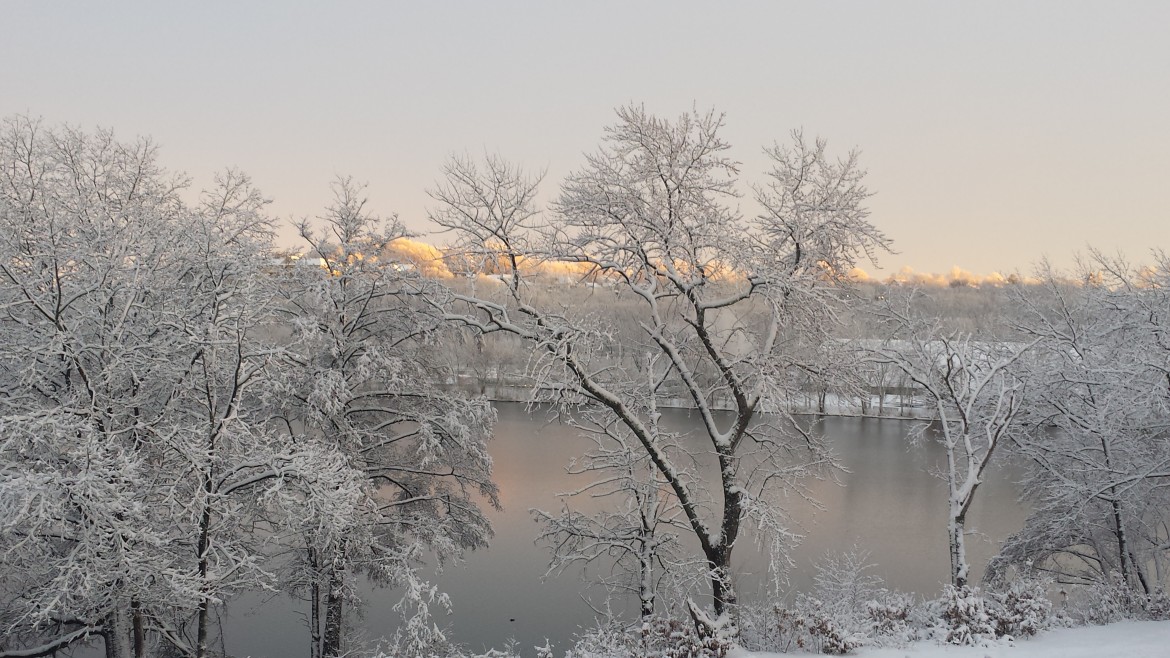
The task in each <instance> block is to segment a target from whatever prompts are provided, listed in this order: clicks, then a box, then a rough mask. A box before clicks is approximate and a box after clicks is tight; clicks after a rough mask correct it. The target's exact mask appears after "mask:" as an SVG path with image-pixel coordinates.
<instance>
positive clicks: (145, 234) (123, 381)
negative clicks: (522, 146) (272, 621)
mask: <svg viewBox="0 0 1170 658" xmlns="http://www.w3.org/2000/svg"><path fill="white" fill-rule="evenodd" d="M2 126H3V134H2V136H0V225H2V227H3V228H2V230H0V304H2V306H3V308H4V311H5V313H4V315H3V317H2V318H0V331H3V332H4V349H3V350H0V359H2V362H3V365H4V371H3V372H2V373H0V523H2V524H3V526H2V527H3V532H0V552H2V554H3V556H4V559H3V561H2V563H3V568H2V569H0V589H2V590H3V594H2V595H0V602H2V604H0V619H2V620H3V623H4V632H5V636H6V638H7V639H8V640H9V641H10V643H8V644H7V646H8V647H11V651H9V650H7V649H5V650H4V651H0V654H4V655H48V654H50V653H53V652H54V651H58V650H61V649H64V648H66V647H68V646H69V645H71V644H73V643H76V642H81V641H84V640H86V639H87V638H88V637H90V636H97V635H100V636H102V637H103V638H104V641H105V648H106V654H107V656H111V657H114V658H128V657H129V656H131V655H133V656H144V655H147V654H148V653H153V652H155V651H156V650H157V648H158V647H159V646H161V645H164V644H165V645H166V646H168V647H170V648H171V649H173V650H176V651H178V652H179V653H181V654H182V655H185V656H193V657H201V656H204V655H206V654H207V653H208V650H209V649H208V638H209V635H210V630H209V627H210V619H209V610H210V608H211V606H213V605H215V604H216V603H218V602H220V601H223V600H224V599H225V598H226V597H227V596H229V595H230V594H231V593H233V592H235V591H238V590H240V589H243V588H250V587H260V586H264V585H269V586H270V585H271V583H270V579H269V577H268V574H267V573H266V572H265V570H264V569H263V568H261V565H262V563H263V560H264V555H263V553H262V551H261V549H262V546H261V542H260V541H259V540H258V538H257V536H256V535H255V534H254V533H252V532H250V530H251V529H252V528H254V527H255V524H256V523H257V522H259V521H260V520H262V519H263V518H265V517H266V516H270V515H268V514H265V508H267V507H269V506H270V505H271V504H272V503H273V502H274V501H276V500H277V499H279V498H280V497H281V496H282V495H283V494H282V491H283V485H284V484H286V483H288V482H289V481H290V480H292V479H296V478H299V479H300V480H301V481H303V482H309V481H310V479H311V481H312V482H317V483H320V484H321V486H306V487H304V488H303V492H304V493H303V495H302V496H300V498H299V500H300V501H301V502H300V503H299V505H304V506H308V505H316V506H319V507H324V508H328V509H331V510H334V511H337V512H338V513H344V511H345V509H346V505H345V504H344V501H345V500H346V499H347V496H348V487H347V486H345V482H346V471H345V470H344V469H345V464H344V462H340V461H338V460H336V459H331V453H330V452H329V451H328V450H327V446H324V445H322V444H313V443H299V444H297V443H293V442H290V441H287V440H284V439H286V438H287V437H285V436H284V435H282V434H279V433H276V432H273V431H271V429H270V427H269V426H268V423H267V420H268V417H269V414H268V413H267V412H266V411H265V405H264V404H262V402H263V398H264V396H266V395H268V394H269V393H270V392H271V386H270V385H271V384H272V383H273V382H274V380H275V377H274V375H275V373H276V368H275V364H276V362H277V361H278V358H277V357H278V354H279V350H278V349H277V348H276V347H275V346H273V345H272V344H271V343H269V342H267V341H266V340H265V339H264V337H263V336H262V334H263V333H264V332H263V331H261V330H262V329H263V328H265V325H266V322H268V321H269V320H270V319H271V316H270V314H269V310H270V308H271V304H269V303H268V295H267V293H266V292H265V291H264V290H263V286H262V285H261V283H260V280H261V277H260V276H259V273H260V271H261V267H262V261H261V260H260V259H261V255H262V254H263V252H264V250H265V248H266V242H265V241H266V239H267V235H268V233H267V230H268V222H267V220H266V219H264V217H263V215H262V213H261V210H262V208H263V205H264V203H265V201H264V200H263V197H261V196H260V195H259V194H258V193H257V192H256V191H255V190H254V189H253V188H252V187H251V185H250V182H249V181H248V180H247V177H246V176H243V175H241V174H239V173H238V172H228V173H226V174H224V175H222V176H221V177H219V178H218V179H217V181H216V185H215V187H214V188H213V189H212V190H211V191H210V192H208V193H207V194H206V195H204V197H203V199H202V201H201V203H200V204H199V205H197V206H188V205H186V204H184V203H183V202H182V201H181V199H180V198H179V197H178V195H177V191H178V190H179V189H180V188H181V186H182V185H185V181H184V180H183V179H181V178H175V177H172V176H170V175H168V174H167V173H166V172H165V171H164V170H162V169H161V168H160V167H159V166H158V165H157V163H156V150H155V148H154V147H153V146H152V145H151V144H150V143H149V141H147V140H139V141H137V142H132V143H125V142H120V141H118V140H116V139H114V137H113V135H112V134H110V133H109V132H104V131H99V132H98V133H96V134H86V133H84V132H81V131H77V130H71V129H48V128H43V127H42V126H40V125H39V123H37V122H35V121H30V120H27V119H23V118H17V119H11V120H8V121H5V122H4V123H3V124H2ZM307 473H311V478H306V477H305V475H306V474H307ZM322 498H329V499H330V500H332V501H333V503H334V504H325V503H322ZM273 518H275V517H273ZM192 626H193V627H194V637H192V636H191V635H190V634H188V633H187V632H186V629H187V628H188V627H192Z"/></svg>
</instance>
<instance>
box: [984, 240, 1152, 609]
mask: <svg viewBox="0 0 1170 658" xmlns="http://www.w3.org/2000/svg"><path fill="white" fill-rule="evenodd" d="M1041 275H1042V282H1043V285H1041V286H1037V287H1034V288H1032V289H1029V290H1021V291H1019V294H1018V298H1019V302H1020V306H1021V308H1022V309H1023V316H1022V318H1021V320H1020V325H1021V327H1020V328H1021V331H1023V332H1025V333H1027V334H1029V335H1031V336H1034V337H1036V338H1038V339H1039V340H1040V341H1041V343H1040V348H1041V349H1040V351H1039V353H1038V355H1037V358H1035V359H1033V360H1032V361H1031V368H1030V369H1031V371H1032V374H1031V375H1030V378H1031V379H1032V380H1034V381H1035V382H1036V386H1035V387H1034V392H1035V396H1034V398H1035V402H1034V404H1033V405H1032V406H1031V408H1030V409H1029V415H1030V417H1031V418H1030V421H1031V425H1032V427H1033V431H1031V432H1029V433H1028V435H1027V436H1026V437H1023V438H1022V440H1021V441H1019V442H1018V452H1019V453H1020V454H1021V455H1022V456H1023V457H1025V458H1026V463H1027V465H1028V478H1027V480H1026V482H1025V487H1026V489H1025V496H1026V498H1027V499H1028V501H1029V502H1030V503H1031V505H1032V506H1033V510H1034V511H1033V513H1032V515H1031V516H1030V517H1029V519H1028V521H1027V524H1026V525H1025V527H1024V529H1023V530H1021V531H1020V532H1019V533H1016V534H1015V535H1013V536H1012V537H1010V538H1009V539H1008V540H1007V541H1006V542H1005V544H1004V546H1003V548H1002V550H1001V552H1000V554H999V555H998V556H997V557H996V559H995V560H993V562H992V569H991V572H992V573H991V575H992V576H994V577H997V578H998V577H1001V576H1003V575H1004V572H1005V570H1006V569H1007V568H1008V567H1010V566H1017V567H1023V568H1035V569H1040V570H1043V571H1049V572H1052V573H1054V574H1055V575H1056V577H1057V578H1058V579H1060V580H1061V581H1064V582H1072V583H1095V584H1097V585H1108V584H1110V583H1111V582H1112V581H1113V579H1117V580H1119V581H1120V582H1121V584H1122V585H1123V586H1124V587H1128V588H1131V589H1132V590H1134V591H1135V592H1139V593H1141V594H1143V595H1149V594H1151V593H1153V592H1154V591H1156V590H1157V589H1158V588H1161V587H1165V586H1166V584H1167V582H1168V578H1167V573H1170V571H1168V566H1170V564H1168V562H1167V558H1168V557H1170V534H1168V531H1167V527H1168V526H1167V523H1168V522H1170V519H1168V516H1167V513H1166V510H1167V509H1168V508H1170V497H1168V495H1170V488H1168V487H1167V486H1166V484H1167V483H1168V482H1170V433H1168V430H1170V414H1168V411H1170V378H1168V375H1170V340H1168V338H1167V337H1168V336H1170V322H1168V320H1167V318H1168V317H1170V294H1168V293H1167V290H1168V289H1167V285H1168V284H1170V262H1167V260H1166V259H1165V257H1159V258H1158V260H1157V262H1156V265H1155V266H1154V267H1150V268H1144V269H1139V268H1134V267H1132V266H1130V265H1128V264H1127V263H1126V262H1124V261H1122V260H1120V259H1116V258H1108V257H1105V256H1103V255H1102V254H1100V253H1097V252H1094V253H1093V254H1092V255H1091V256H1090V259H1089V260H1088V261H1086V262H1085V263H1083V264H1082V266H1081V271H1080V274H1079V275H1078V276H1076V277H1075V278H1070V277H1066V276H1062V275H1061V273H1059V272H1056V271H1053V270H1052V269H1051V268H1050V267H1044V268H1043V269H1042V270H1041Z"/></svg>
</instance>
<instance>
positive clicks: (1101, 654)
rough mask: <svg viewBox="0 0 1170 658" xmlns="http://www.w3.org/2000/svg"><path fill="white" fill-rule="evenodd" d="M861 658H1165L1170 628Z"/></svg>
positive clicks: (787, 657)
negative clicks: (940, 657) (934, 657)
mask: <svg viewBox="0 0 1170 658" xmlns="http://www.w3.org/2000/svg"><path fill="white" fill-rule="evenodd" d="M799 655H800V654H782V653H769V652H751V651H744V650H742V649H736V650H733V651H732V652H731V653H729V654H728V658H781V657H783V658H793V656H799ZM849 655H851V656H854V655H855V656H859V657H860V658H926V657H933V656H942V657H945V658H1112V657H1117V658H1121V657H1124V658H1170V622H1166V621H1125V622H1118V623H1116V624H1108V625H1105V626H1081V627H1077V628H1058V629H1053V630H1050V631H1046V632H1044V633H1041V634H1040V635H1038V636H1037V637H1035V638H1031V639H1024V640H1017V641H1016V642H1014V643H1010V644H1009V643H1006V642H1001V643H997V644H993V645H991V646H987V647H956V646H946V645H939V644H936V643H934V642H933V641H922V642H916V643H914V644H911V645H910V646H908V647H906V648H903V649H874V648H862V649H859V650H858V651H857V652H856V653H850V654H849Z"/></svg>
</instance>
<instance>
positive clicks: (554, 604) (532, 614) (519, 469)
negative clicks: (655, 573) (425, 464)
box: [224, 404, 1024, 658]
mask: <svg viewBox="0 0 1170 658" xmlns="http://www.w3.org/2000/svg"><path fill="white" fill-rule="evenodd" d="M498 408H499V425H498V426H497V431H496V438H495V439H493V442H492V444H491V453H492V455H493V457H494V458H495V476H496V481H497V482H498V483H499V485H500V492H501V499H502V502H503V505H504V510H503V511H502V512H498V513H494V514H493V515H492V522H493V524H494V526H495V530H496V536H495V538H494V539H493V541H492V543H491V547H490V548H489V549H488V550H486V551H480V552H477V553H475V554H472V555H470V556H469V557H468V558H467V560H466V561H465V562H463V563H461V564H459V565H455V566H452V567H448V568H447V570H446V571H445V572H444V573H442V574H441V575H439V576H438V577H437V579H436V580H437V581H438V583H439V584H440V585H441V587H442V589H443V590H444V591H446V592H447V593H448V594H449V595H450V597H451V601H452V604H453V608H454V610H453V614H452V615H451V616H450V617H449V618H448V621H449V622H450V624H451V632H450V636H451V637H452V638H453V639H454V640H456V641H458V642H461V643H464V644H466V645H467V646H469V647H470V648H473V649H476V650H482V649H483V648H484V647H493V646H494V647H501V646H502V645H503V644H504V642H505V641H506V640H507V639H508V638H515V639H516V640H517V641H518V642H519V646H520V647H521V648H522V649H523V650H525V651H531V647H532V646H533V645H535V644H540V643H543V641H544V639H545V638H548V639H550V640H552V642H553V643H554V645H555V646H557V647H559V648H562V649H563V648H564V647H565V646H566V644H567V642H568V639H569V638H570V637H572V636H573V635H574V634H575V633H577V632H578V631H579V630H580V629H581V628H582V627H587V626H590V625H591V624H592V621H593V616H594V614H593V612H592V610H591V609H590V607H589V605H588V604H587V603H586V602H584V601H583V600H582V597H583V596H585V597H589V596H591V595H592V598H593V602H594V604H595V605H597V604H600V603H602V602H603V600H604V598H603V597H602V596H600V593H599V592H592V591H590V590H589V588H588V586H587V585H586V583H585V581H584V580H583V577H582V574H580V573H579V572H578V573H572V574H568V573H567V574H565V575H563V576H560V577H550V578H547V579H546V578H544V575H545V570H546V566H547V562H548V556H547V553H546V552H545V549H544V548H543V547H540V546H537V545H535V544H534V543H533V538H534V537H535V536H536V534H537V532H538V529H537V525H536V524H535V523H534V522H533V521H532V519H531V516H530V514H529V512H528V510H529V509H530V508H533V507H539V508H543V509H546V510H550V511H552V510H556V509H559V507H560V503H559V499H558V498H557V496H556V494H557V493H558V492H561V491H565V490H568V489H571V488H573V487H575V486H580V485H581V484H584V481H579V480H577V479H576V478H573V477H570V476H567V475H566V474H565V472H564V467H565V465H566V464H567V462H568V460H569V458H570V457H572V456H573V455H576V454H579V452H581V451H582V450H583V449H585V448H586V447H587V444H588V442H586V441H582V440H581V439H579V438H578V437H576V436H575V433H574V431H573V430H572V429H571V428H568V427H565V426H563V425H560V424H558V423H556V422H550V421H549V420H548V419H547V418H545V417H544V416H542V415H539V414H538V415H535V416H530V415H528V414H527V413H526V412H525V410H524V407H523V406H522V405H518V404H501V405H499V406H498ZM669 420H670V422H671V423H672V424H675V425H676V426H679V427H685V426H687V425H688V424H690V423H692V422H693V421H692V419H691V418H690V416H689V415H688V413H687V412H685V411H678V412H674V413H672V414H670V418H669ZM913 427H914V425H913V424H912V422H910V421H899V420H877V419H869V418H832V419H828V420H826V421H825V422H824V423H823V425H822V426H821V431H822V432H823V433H824V434H825V436H826V437H827V438H828V439H829V441H830V443H831V445H832V446H833V447H834V449H835V450H836V451H837V453H838V454H839V456H840V458H841V461H842V462H843V464H844V465H845V466H846V468H847V469H848V470H849V471H850V472H849V473H846V474H844V475H843V476H842V477H841V480H842V483H843V486H839V485H837V484H834V483H831V482H816V483H813V486H812V488H813V491H814V495H815V496H816V498H817V499H818V500H820V501H821V503H822V505H823V507H824V509H823V510H821V511H816V510H814V508H813V507H812V506H811V505H809V504H808V503H806V502H805V501H803V500H800V499H795V500H792V501H791V504H790V506H789V507H790V509H791V510H792V512H793V516H794V520H795V521H797V522H798V523H799V524H800V526H801V528H800V529H801V531H802V532H803V534H805V540H804V542H803V543H802V544H801V545H800V546H799V547H798V548H797V549H796V550H795V551H794V552H793V557H794V559H795V561H796V565H797V567H796V570H795V571H794V573H793V574H792V577H791V580H792V586H793V587H794V588H804V587H807V586H808V583H809V581H810V579H811V576H812V564H813V563H814V562H815V561H817V560H818V559H819V558H821V556H823V555H824V553H825V552H826V551H841V550H846V549H848V548H850V547H852V546H854V545H858V546H862V547H864V548H865V549H867V550H869V551H871V553H872V556H871V560H872V561H873V562H875V563H876V564H877V565H878V568H877V569H876V573H878V574H879V575H881V576H882V577H883V578H884V579H885V580H886V582H887V585H888V586H891V587H896V588H898V589H902V590H907V591H913V592H919V593H923V594H928V595H933V594H934V593H935V592H937V590H938V589H939V587H940V586H941V584H942V583H943V582H945V581H946V579H947V572H948V555H947V546H946V490H945V485H944V483H943V482H942V481H941V480H939V479H937V478H935V477H934V476H932V475H930V472H929V471H930V470H931V469H932V467H934V466H935V465H936V464H937V463H940V462H939V460H940V459H941V456H942V454H941V451H940V450H939V448H938V447H937V446H935V445H932V444H931V445H920V446H918V447H916V448H910V446H909V444H908V442H907V440H906V436H907V433H908V432H910V430H911V429H912V428H913ZM1011 480H1012V475H1011V473H1010V472H1004V471H1003V470H1002V469H1001V470H1000V471H998V472H995V473H992V475H991V477H989V478H988V479H987V481H986V483H985V484H984V487H983V489H981V491H980V494H979V496H978V500H977V502H976V504H975V506H974V508H973V510H972V513H971V517H970V520H969V528H970V529H971V530H972V531H975V532H977V533H980V534H979V535H977V536H973V537H971V538H970V545H969V547H968V551H969V555H970V558H971V561H972V564H973V566H974V568H975V571H976V574H975V575H976V577H979V576H980V575H981V572H982V566H983V564H984V563H985V562H986V560H987V558H989V557H990V556H991V555H993V554H994V552H995V549H996V546H997V543H998V542H999V541H1000V540H1002V539H1003V538H1004V537H1006V536H1007V535H1008V534H1010V533H1012V532H1014V531H1016V530H1017V529H1019V528H1020V527H1021V526H1022V525H1023V522H1024V510H1023V509H1022V508H1021V506H1020V505H1019V504H1018V503H1017V502H1016V490H1015V487H1014V485H1012V484H1011ZM753 551H754V546H753V545H752V543H751V542H750V541H743V542H741V543H740V545H739V546H738V548H737V549H736V553H737V557H738V558H739V559H740V561H741V562H742V563H743V573H741V574H740V592H741V596H745V597H751V596H752V593H753V592H754V591H757V590H758V589H759V587H760V585H759V583H761V582H763V581H764V580H765V578H764V577H763V574H762V573H760V571H761V567H760V560H759V559H758V558H755V557H754V556H753V555H752V553H753ZM365 598H366V601H367V604H366V606H365V610H364V618H363V619H362V620H361V622H360V624H361V627H362V629H363V631H364V633H365V634H366V635H367V636H368V637H369V638H370V639H375V638H377V637H379V636H382V635H389V634H391V633H393V629H394V628H395V626H396V617H395V613H394V612H393V611H392V610H391V606H392V605H393V604H394V603H395V602H396V601H397V600H398V595H397V593H396V592H393V591H388V590H374V591H368V592H366V593H365ZM305 612H306V610H305V609H304V606H303V604H301V603H299V602H294V601H291V600H289V599H288V598H285V597H278V598H274V599H267V600H266V599H262V598H261V597H258V596H249V597H244V598H242V599H238V600H236V601H234V602H233V603H232V604H231V605H230V607H229V610H228V612H227V615H226V617H225V619H224V635H225V640H226V648H227V650H228V653H229V654H233V655H236V656H253V657H255V658H261V657H271V658H277V657H283V656H301V655H307V653H308V652H307V637H308V631H307V630H306V628H305V626H304V618H305Z"/></svg>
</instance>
